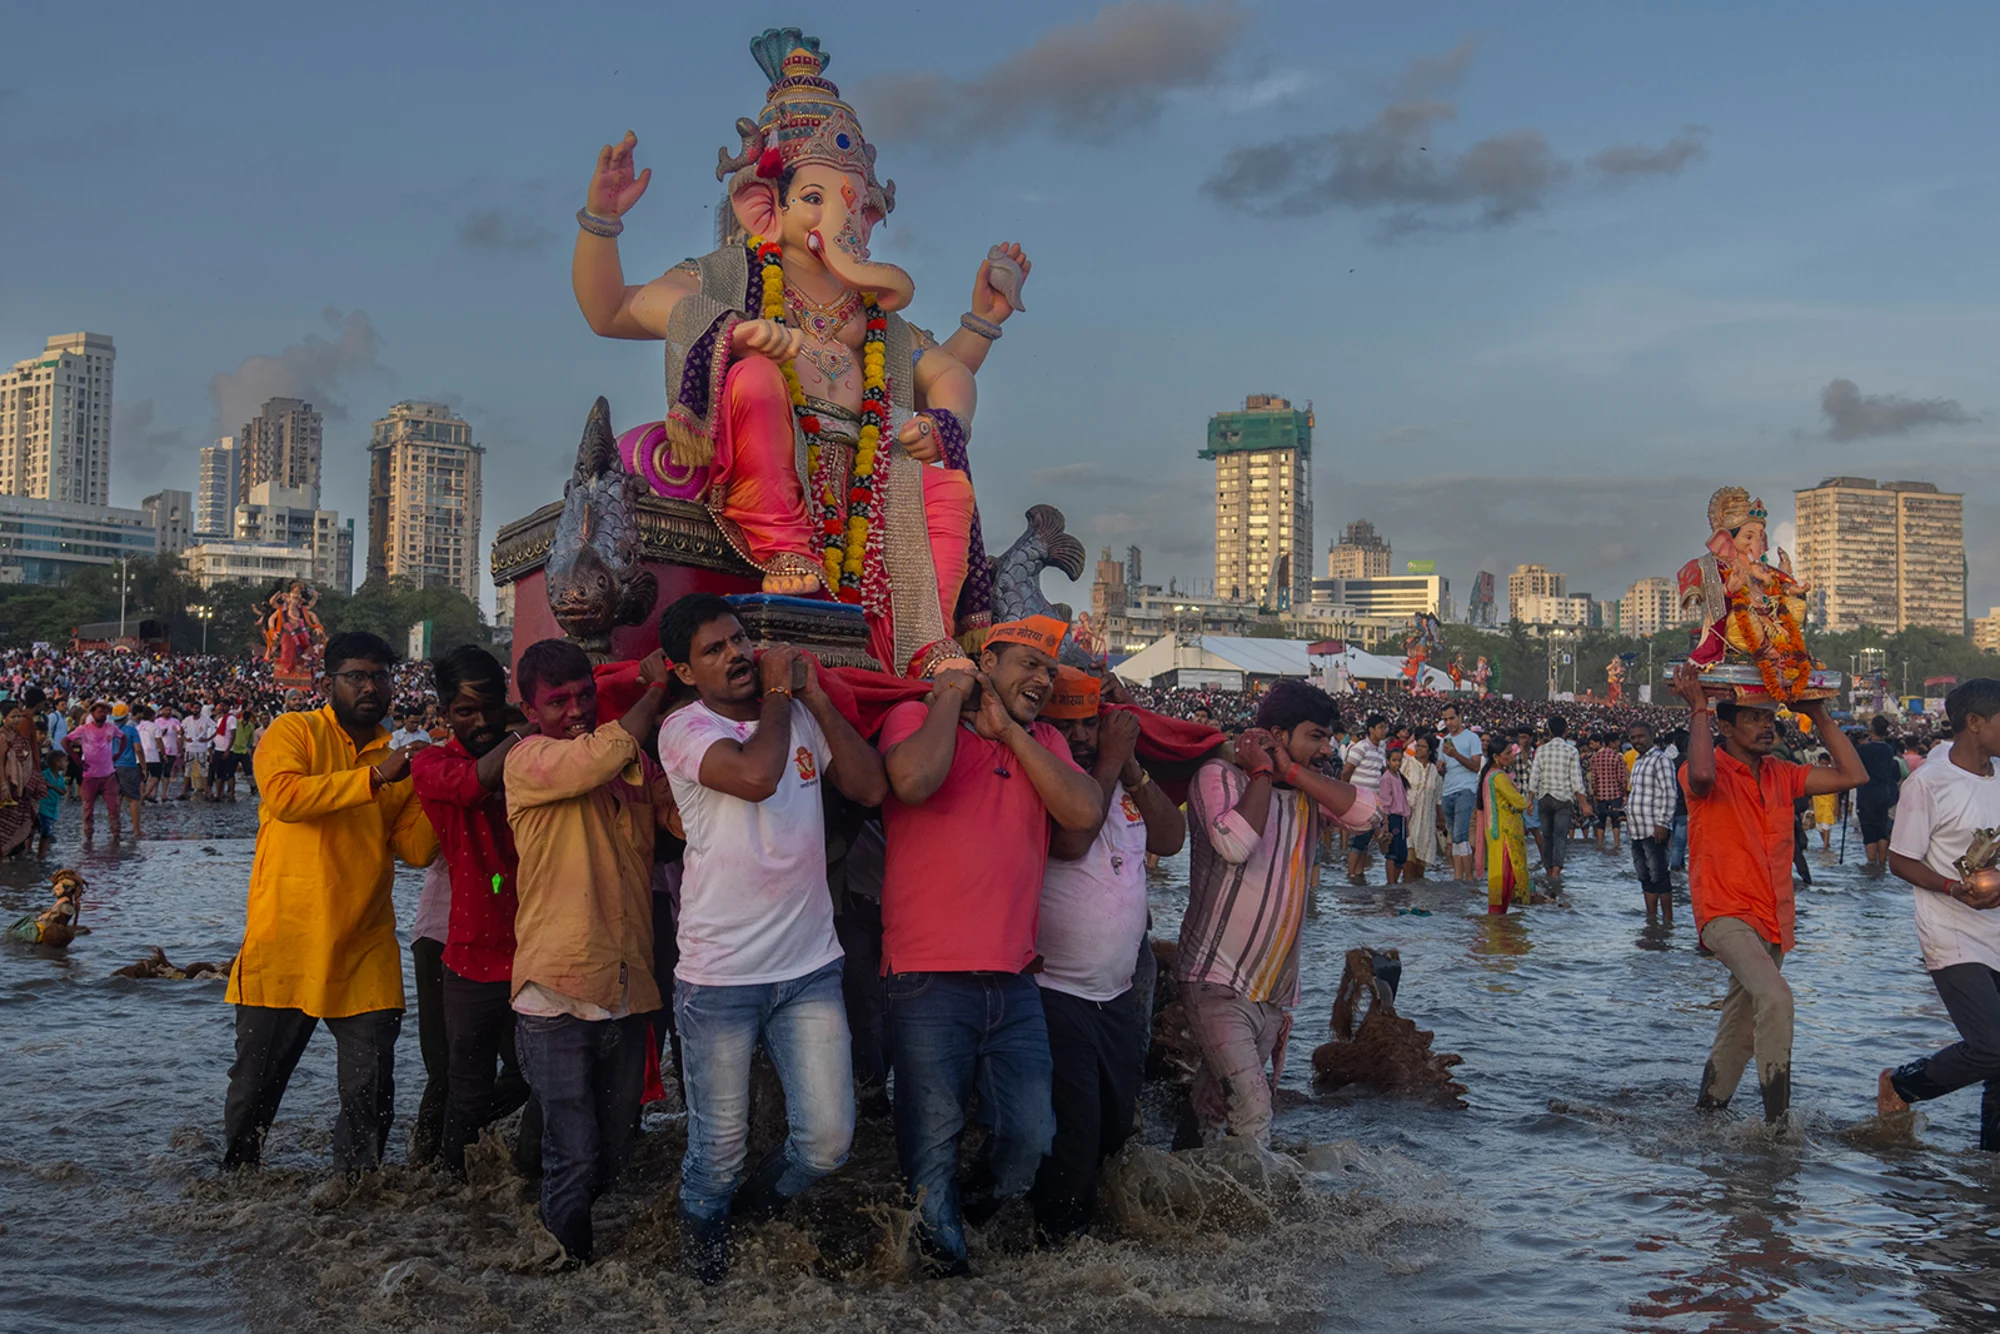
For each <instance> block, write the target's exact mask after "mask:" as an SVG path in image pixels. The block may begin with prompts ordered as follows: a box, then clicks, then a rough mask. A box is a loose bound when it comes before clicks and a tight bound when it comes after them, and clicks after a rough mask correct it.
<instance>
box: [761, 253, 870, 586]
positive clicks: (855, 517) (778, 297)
mask: <svg viewBox="0 0 2000 1334" xmlns="http://www.w3.org/2000/svg"><path fill="white" fill-rule="evenodd" d="M748 246H749V250H750V258H751V261H752V264H753V267H755V268H756V269H757V271H758V275H759V277H760V278H761V280H762V284H763V296H762V302H761V305H762V309H763V316H764V318H765V319H767V320H770V321H771V322H772V323H774V324H783V323H784V322H785V269H784V263H783V260H784V250H783V249H782V248H781V247H780V246H779V245H778V244H777V242H775V241H766V240H765V239H764V238H763V237H761V236H753V237H751V238H750V240H749V242H748ZM862 304H863V306H864V308H865V311H866V315H867V320H866V324H865V329H866V332H865V333H864V334H863V336H862V340H861V432H860V438H859V439H858V440H857V441H856V443H855V452H854V480H853V484H852V485H851V486H849V487H848V489H847V521H846V522H845V523H844V524H843V523H842V522H841V506H840V492H839V489H838V488H839V486H840V484H841V481H842V480H844V479H836V478H833V477H830V476H827V475H826V474H824V473H823V472H822V471H821V470H820V460H821V457H822V456H823V455H824V453H825V451H824V450H823V449H822V448H821V446H822V445H823V444H824V443H825V439H826V438H825V436H824V434H823V433H822V430H821V423H820V419H819V417H818V416H817V415H816V414H815V413H814V412H813V411H812V409H811V408H810V407H808V406H807V404H806V393H805V390H804V389H803V388H802V387H801V386H800V384H799V373H798V369H797V367H795V366H794V365H793V364H792V362H791V361H789V360H788V361H786V362H785V363H784V372H785V387H786V388H787V389H788V390H790V392H791V396H792V412H793V413H794V414H795V415H796V416H797V417H798V421H799V429H800V430H801V431H802V432H804V433H805V438H806V476H807V480H808V485H809V487H810V488H811V489H812V491H813V497H812V498H813V504H814V506H815V508H816V509H817V510H818V511H819V531H820V561H821V564H822V566H823V567H824V572H825V577H826V586H827V588H828V589H830V590H832V591H833V593H834V596H836V597H838V598H839V599H840V600H841V601H842V602H849V603H858V602H860V601H861V571H862V561H863V558H864V557H865V555H866V553H867V550H868V537H869V532H870V529H871V527H872V525H873V522H874V519H875V483H876V480H877V478H876V472H875V465H876V455H877V451H878V450H879V448H880V446H881V443H882V428H883V427H884V426H886V425H887V424H888V421H889V381H888V360H887V357H888V353H887V350H886V347H885V344H886V342H887V340H888V330H889V321H888V319H887V318H886V317H885V316H884V315H883V314H882V312H881V310H880V309H879V308H878V307H877V306H876V304H875V298H874V297H872V296H865V295H864V296H863V297H862Z"/></svg>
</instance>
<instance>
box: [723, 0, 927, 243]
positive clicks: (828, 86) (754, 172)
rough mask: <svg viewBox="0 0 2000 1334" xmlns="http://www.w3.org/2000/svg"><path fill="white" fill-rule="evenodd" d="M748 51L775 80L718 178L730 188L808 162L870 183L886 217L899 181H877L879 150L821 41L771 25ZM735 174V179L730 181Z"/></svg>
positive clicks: (740, 124) (874, 202)
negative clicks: (830, 67) (831, 69)
mask: <svg viewBox="0 0 2000 1334" xmlns="http://www.w3.org/2000/svg"><path fill="white" fill-rule="evenodd" d="M750 54H751V55H752V56H754V57H755V58H756V61H757V65H758V68H760V69H762V70H763V71H764V74H765V77H766V78H768V79H769V80H770V87H769V88H768V89H767V90H766V91H765V94H764V110H763V112H762V113H761V114H760V115H759V116H758V117H757V119H755V120H751V119H749V118H748V117H744V118H742V119H740V120H738V121H737V122H736V132H737V134H738V135H739V136H741V138H742V140H743V146H742V149H741V150H740V151H739V152H737V153H735V154H731V153H730V152H729V150H728V149H726V148H725V149H722V150H720V151H719V152H718V153H717V154H716V168H715V178H716V179H717V180H719V181H729V182H730V188H731V189H732V190H734V189H735V188H736V186H738V185H740V184H742V183H744V182H745V181H747V180H748V179H751V178H755V179H761V180H773V179H775V178H777V177H778V176H780V175H782V174H783V173H784V172H786V171H788V170H790V169H792V168H795V167H800V166H803V165H804V164H806V163H808V162H822V163H825V164H827V165H828V166H831V167H834V168H837V169H838V170H840V171H845V172H852V173H853V174H854V175H856V176H859V177H860V178H861V179H862V181H863V182H865V190H866V194H867V207H869V208H871V209H873V210H874V211H875V213H876V214H877V216H878V217H886V216H887V215H888V214H889V213H890V212H891V211H892V210H894V208H895V207H896V183H895V182H894V181H890V182H888V183H887V184H884V183H882V182H880V181H878V180H876V178H875V148H874V145H872V144H870V143H869V142H868V141H867V140H866V139H865V138H863V137H862V134H861V122H860V120H859V118H857V117H856V116H855V114H854V108H853V107H851V106H849V105H848V104H847V103H846V102H844V101H842V100H841V97H840V89H839V88H838V87H836V86H835V85H834V83H833V82H832V81H831V80H829V79H828V78H826V77H825V72H826V66H827V63H828V61H829V59H830V57H828V56H827V55H826V54H825V53H824V52H822V51H821V50H820V49H819V38H817V37H808V36H806V35H805V34H804V33H802V32H801V31H800V30H799V29H797V28H770V29H767V30H765V31H764V32H762V33H760V34H758V35H757V36H756V37H754V38H752V39H751V42H750ZM732 177H734V178H735V179H733V180H732V179H731V178H732Z"/></svg>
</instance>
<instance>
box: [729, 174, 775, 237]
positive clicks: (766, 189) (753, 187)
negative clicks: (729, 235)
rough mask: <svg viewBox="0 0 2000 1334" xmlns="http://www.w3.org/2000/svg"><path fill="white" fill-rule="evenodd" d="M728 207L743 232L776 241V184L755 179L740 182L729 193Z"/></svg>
mask: <svg viewBox="0 0 2000 1334" xmlns="http://www.w3.org/2000/svg"><path fill="white" fill-rule="evenodd" d="M729 207H730V210H731V211H732V212H733V213H735V214H736V221H737V222H738V223H740V224H742V227H743V230H744V231H745V232H747V233H749V234H750V235H751V236H762V237H764V238H765V239H767V240H776V239H777V235H778V185H777V182H775V181H767V180H762V179H759V178H757V177H752V178H751V179H749V180H746V181H744V182H742V183H741V184H739V185H738V186H737V187H736V188H735V189H734V190H731V191H730V192H729Z"/></svg>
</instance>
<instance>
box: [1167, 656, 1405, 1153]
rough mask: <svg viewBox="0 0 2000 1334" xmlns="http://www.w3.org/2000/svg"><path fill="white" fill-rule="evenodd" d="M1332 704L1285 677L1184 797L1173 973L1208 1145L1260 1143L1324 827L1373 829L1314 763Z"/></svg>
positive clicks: (1366, 810) (1353, 791)
mask: <svg viewBox="0 0 2000 1334" xmlns="http://www.w3.org/2000/svg"><path fill="white" fill-rule="evenodd" d="M1338 723H1339V711H1338V709H1337V708H1336V706H1335V704H1334V702H1333V698H1332V696H1330V695H1328V694H1327V693H1326V692H1325V691H1323V690H1319V689H1316V688H1314V687H1313V686H1309V685H1307V684H1306V683H1305V682H1303V681H1280V682H1279V683H1278V684H1276V685H1274V686H1272V687H1271V689H1270V691H1269V693H1267V694H1266V695H1265V696H1264V699H1263V701H1262V702H1261V703H1260V704H1259V706H1258V709H1257V720H1256V726H1255V727H1254V728H1252V729H1251V730H1250V731H1248V732H1245V733H1244V734H1243V736H1242V737H1240V738H1239V739H1238V740H1237V742H1236V746H1235V751H1234V755H1233V757H1232V758H1233V762H1232V760H1231V759H1225V758H1223V757H1222V755H1221V754H1220V753H1218V754H1217V755H1216V756H1214V757H1212V758H1210V759H1209V760H1207V761H1206V762H1204V763H1203V764H1202V766H1201V768H1200V769H1198V770H1197V771H1196V773H1195V778H1194V783H1193V784H1192V786H1191V788H1190V790H1189V792H1188V832H1189V835H1190V837H1191V848H1190V856H1189V886H1188V907H1187V915H1186V916H1185V917H1183V918H1182V919H1181V937H1180V951H1179V954H1178V956H1177V959H1176V962H1175V965H1174V975H1175V977H1176V978H1177V979H1179V981H1180V984H1181V1001H1182V1005H1183V1006H1184V1008H1185V1009H1186V1011H1187V1020H1188V1029H1189V1031H1190V1032H1191V1033H1192V1034H1193V1035H1194V1039H1195V1043H1196V1046H1197V1047H1198V1048H1199V1049H1200V1052H1201V1069H1200V1070H1199V1071H1197V1072H1196V1074H1195V1085H1194V1106H1193V1111H1194V1118H1195V1126H1196V1129H1197V1130H1198V1131H1199V1133H1200V1137H1201V1139H1202V1140H1203V1141H1205V1142H1212V1141H1213V1140H1214V1139H1216V1138H1217V1137H1219V1136H1220V1135H1221V1134H1222V1133H1224V1132H1225V1131H1226V1132H1227V1133H1228V1134H1230V1135H1236V1136H1241V1137H1244V1138H1248V1139H1255V1140H1257V1141H1259V1142H1260V1143H1262V1142H1266V1141H1268V1140H1269V1138H1270V1134H1271V1083H1270V1080H1269V1079H1268V1078H1267V1076H1266V1075H1265V1069H1266V1067H1267V1066H1268V1065H1269V1064H1270V1062H1271V1058H1272V1054H1273V1052H1274V1051H1276V1049H1277V1048H1278V1045H1279V1043H1280V1041H1281V1040H1282V1035H1283V1032H1284V1029H1285V1025H1286V1020H1287V1013H1288V1011H1289V1009H1290V1008H1291V1007H1292V1006H1293V1005H1295V1004H1297V1003H1298V998H1299V924H1300V922H1301V921H1302V920H1303V918H1304V916H1305V904H1306V895H1307V894H1308V893H1309V892H1310V888H1311V885H1312V879H1313V866H1314V863H1315V862H1316V861H1317V860H1318V857H1319V834H1320V824H1321V821H1323V820H1332V821H1333V822H1334V823H1335V824H1336V825H1338V826H1339V827H1340V828H1342V829H1347V830H1355V829H1365V828H1368V827H1369V825H1370V823H1371V822H1372V821H1373V819H1374V816H1375V794H1374V793H1373V792H1368V791H1363V790H1362V789H1360V788H1358V787H1355V786H1353V785H1350V784H1348V783H1345V782H1342V781H1341V780H1339V779H1336V778H1329V777H1327V776H1326V775H1325V774H1323V773H1321V772H1319V771H1318V770H1316V769H1314V768H1313V767H1312V765H1313V764H1314V763H1315V762H1316V761H1318V760H1320V759H1322V758H1324V757H1325V756H1327V755H1328V754H1329V753H1330V749H1331V748H1330V745H1329V742H1330V741H1331V738H1332V735H1333V729H1334V727H1335V726H1336V725H1337V724H1338Z"/></svg>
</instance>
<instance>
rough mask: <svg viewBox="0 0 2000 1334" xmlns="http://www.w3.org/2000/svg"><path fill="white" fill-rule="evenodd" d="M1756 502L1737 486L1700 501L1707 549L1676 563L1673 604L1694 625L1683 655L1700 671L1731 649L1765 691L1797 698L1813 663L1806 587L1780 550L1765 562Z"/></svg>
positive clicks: (1761, 512)
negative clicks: (1692, 642) (1705, 521)
mask: <svg viewBox="0 0 2000 1334" xmlns="http://www.w3.org/2000/svg"><path fill="white" fill-rule="evenodd" d="M1768 518H1769V515H1768V514H1767V512H1766V511H1765V509H1764V502H1763V501H1761V500H1753V499H1751V497H1750V493H1749V492H1747V491H1745V490H1744V489H1743V488H1742V487H1740V486H1725V487H1723V488H1722V489H1721V490H1719V491H1717V492H1716V493H1715V494H1714V495H1713V496H1711V497H1709V501H1708V526H1709V539H1708V552H1707V554H1706V555H1703V556H1700V557H1697V558H1696V559H1694V560H1691V561H1689V562H1688V563H1687V564H1686V565H1684V566H1682V567H1681V571H1680V576H1679V584H1680V603H1681V609H1682V610H1683V611H1687V612H1691V613H1693V614H1694V616H1695V618H1696V620H1697V623H1698V624H1699V626H1700V629H1699V630H1698V631H1697V632H1696V641H1695V646H1694V649H1693V651H1692V652H1690V653H1689V655H1688V658H1689V660H1690V661H1691V662H1693V663H1694V664H1695V665H1696V666H1697V667H1700V668H1701V669H1702V670H1703V671H1708V670H1710V669H1711V668H1714V667H1715V666H1717V665H1718V664H1720V663H1722V662H1723V660H1724V659H1725V657H1727V656H1728V655H1729V654H1730V653H1731V652H1732V651H1733V652H1734V653H1735V654H1737V655H1739V656H1740V657H1741V658H1742V659H1745V660H1747V661H1748V663H1749V664H1750V665H1751V666H1753V667H1755V668H1756V670H1757V673H1758V675H1759V676H1760V677H1761V678H1762V679H1763V683H1764V689H1765V692H1766V693H1768V694H1769V695H1770V696H1771V697H1772V698H1773V699H1776V700H1779V701H1783V702H1790V701H1793V700H1796V699H1798V698H1800V691H1801V690H1802V689H1804V688H1805V687H1806V686H1807V684H1808V682H1809V680H1810V678H1811V676H1812V673H1813V670H1814V669H1815V668H1816V667H1818V666H1819V664H1818V663H1817V662H1815V661H1814V660H1813V657H1812V654H1811V653H1809V652H1808V651H1807V650H1806V641H1805V634H1804V631H1803V630H1802V628H1801V627H1802V625H1803V623H1804V621H1805V615H1806V593H1807V591H1808V590H1807V588H1806V586H1805V585H1804V584H1803V583H1801V582H1799V580H1798V579H1796V578H1795V577H1793V574H1792V562H1791V558H1790V557H1789V556H1787V555H1786V554H1785V552H1784V549H1783V548H1779V549H1778V552H1777V561H1776V563H1775V564H1774V563H1772V560H1771V545H1770V539H1769V536H1768V533H1767V531H1766V522H1767V520H1768Z"/></svg>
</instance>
